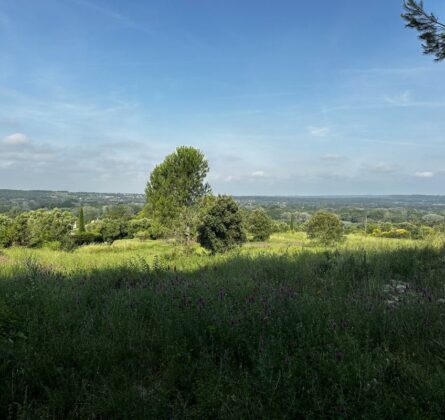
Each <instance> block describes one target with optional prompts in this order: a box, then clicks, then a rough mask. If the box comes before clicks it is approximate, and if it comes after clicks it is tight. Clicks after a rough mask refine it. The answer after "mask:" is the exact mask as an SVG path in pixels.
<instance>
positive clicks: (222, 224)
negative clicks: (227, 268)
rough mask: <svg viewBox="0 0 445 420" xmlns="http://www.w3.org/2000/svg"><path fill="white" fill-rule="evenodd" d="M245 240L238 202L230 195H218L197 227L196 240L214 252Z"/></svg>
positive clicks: (221, 250) (224, 249) (228, 248)
mask: <svg viewBox="0 0 445 420" xmlns="http://www.w3.org/2000/svg"><path fill="white" fill-rule="evenodd" d="M245 241H246V233H245V231H244V228H243V223H242V217H241V212H240V209H239V207H238V204H237V203H236V202H235V200H234V199H233V198H232V197H229V196H219V197H218V198H217V199H216V201H215V203H214V204H213V206H212V207H210V208H209V210H208V212H207V214H206V216H205V217H204V219H203V222H202V224H201V225H200V226H199V228H198V242H199V243H200V244H201V246H203V247H204V248H206V249H208V250H209V251H210V252H211V253H212V254H216V253H220V252H226V251H228V250H230V249H232V248H234V247H236V246H238V245H241V244H242V243H243V242H245Z"/></svg>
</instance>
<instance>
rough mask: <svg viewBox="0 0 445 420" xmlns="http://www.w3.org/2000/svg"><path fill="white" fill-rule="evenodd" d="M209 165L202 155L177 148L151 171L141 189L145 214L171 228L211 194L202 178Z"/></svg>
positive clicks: (185, 148) (192, 150) (188, 148)
mask: <svg viewBox="0 0 445 420" xmlns="http://www.w3.org/2000/svg"><path fill="white" fill-rule="evenodd" d="M208 171H209V165H208V162H207V160H206V159H205V157H204V154H203V153H202V152H201V151H199V150H197V149H195V148H193V147H186V146H181V147H178V148H177V149H176V151H175V152H174V153H172V154H170V155H168V156H167V157H166V158H165V159H164V161H163V162H162V163H161V164H159V165H158V166H156V167H155V169H154V170H153V172H152V173H151V175H150V179H149V181H148V183H147V187H146V189H145V195H146V198H147V205H146V207H145V213H146V214H147V215H148V216H149V217H150V218H153V219H155V220H157V221H159V222H160V223H161V224H162V225H164V226H168V227H173V226H174V225H175V223H176V222H177V221H178V219H179V218H180V215H181V213H183V211H184V209H186V208H190V207H192V206H194V205H196V204H197V203H198V202H199V200H200V199H201V198H202V197H204V196H205V195H208V194H210V193H211V189H210V186H209V184H208V183H206V182H205V178H206V176H207V173H208Z"/></svg>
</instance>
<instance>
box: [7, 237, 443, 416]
mask: <svg viewBox="0 0 445 420" xmlns="http://www.w3.org/2000/svg"><path fill="white" fill-rule="evenodd" d="M364 244H365V245H366V252H365V250H364V249H363V246H364ZM150 246H152V245H151V244H150ZM157 246H159V245H157ZM137 251H138V250H134V249H133V250H132V251H131V252H132V253H134V252H136V254H132V258H131V259H127V260H125V259H122V258H121V259H120V260H119V261H118V262H116V261H114V264H105V263H104V261H102V260H101V261H100V263H99V264H98V263H97V260H95V263H91V264H87V263H86V262H85V261H86V260H87V255H83V256H82V258H83V264H84V265H81V264H80V265H79V266H78V267H77V269H76V268H75V266H74V265H73V266H69V269H67V270H63V269H62V266H63V264H61V262H64V263H66V264H67V265H70V264H74V262H73V261H71V260H70V258H72V256H73V255H77V257H78V258H80V254H82V253H84V252H86V250H83V251H81V252H78V253H77V254H76V253H75V254H69V255H65V254H63V255H62V254H57V253H56V254H45V253H42V254H41V255H40V254H39V253H38V252H37V253H34V254H27V255H24V254H22V252H23V251H22V250H12V251H11V252H9V253H8V254H7V255H8V256H9V257H10V258H11V259H15V260H16V261H18V262H19V263H18V264H8V266H7V267H6V266H3V268H2V271H0V273H1V274H0V276H1V278H2V280H1V281H0V336H1V339H0V343H1V344H0V352H1V358H0V377H1V378H2V379H1V382H0V417H2V418H3V417H5V418H6V417H7V416H8V415H10V416H11V417H23V418H42V417H43V418H291V419H294V418H443V417H444V416H445V408H444V405H443V401H444V400H445V329H444V319H445V305H444V304H443V303H441V300H440V299H444V298H445V288H444V274H445V252H444V250H443V248H442V247H432V246H429V245H428V244H426V243H417V246H416V245H414V244H411V243H408V242H407V243H404V244H403V243H401V242H397V243H395V242H385V241H383V242H375V243H374V242H372V243H364V242H359V241H357V243H355V242H354V243H349V244H347V245H345V246H343V247H342V248H340V249H338V250H322V249H316V248H315V249H301V248H300V249H293V248H291V249H289V250H287V251H286V250H283V249H281V251H280V252H278V251H277V252H270V250H264V249H256V250H253V251H252V250H251V249H245V250H241V251H238V252H236V253H232V254H230V255H228V256H224V257H217V258H210V257H207V256H199V255H193V256H185V255H181V254H177V255H173V256H172V254H169V253H168V252H172V249H171V248H170V250H169V251H168V248H166V249H165V251H166V252H165V253H164V254H163V256H161V257H158V258H155V257H154V256H152V255H151V254H150V255H149V256H147V255H146V254H143V255H139V254H137ZM45 252H47V251H45ZM144 252H146V249H145V248H144ZM99 254H100V252H99ZM50 255H53V258H54V260H53V261H52V264H53V265H51V264H50V263H51V261H50V260H49V259H48V258H49V256H50ZM95 255H96V254H93V253H91V254H88V257H89V256H91V258H93V259H94V258H96V257H95ZM115 255H117V254H115ZM119 255H120V254H119ZM45 258H46V259H45ZM110 258H111V257H110ZM114 258H115V259H116V256H115V257H114ZM90 262H91V261H90ZM107 262H109V261H108V260H107ZM391 281H399V282H402V281H403V282H404V283H407V284H409V294H403V295H401V296H400V301H399V303H398V304H397V305H396V306H394V305H388V304H387V303H386V302H387V300H388V296H387V294H386V292H385V285H387V284H389V283H390V282H391ZM405 297H406V298H405ZM408 297H409V299H408Z"/></svg>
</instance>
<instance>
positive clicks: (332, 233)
mask: <svg viewBox="0 0 445 420" xmlns="http://www.w3.org/2000/svg"><path fill="white" fill-rule="evenodd" d="M307 236H308V237H309V239H312V240H314V241H317V242H319V243H321V244H323V245H332V244H334V243H336V242H340V241H342V240H343V238H344V229H343V225H342V223H341V221H340V219H339V218H338V216H337V215H336V214H334V213H330V212H327V211H319V212H317V213H315V214H314V215H313V216H312V217H311V218H310V220H309V222H308V224H307Z"/></svg>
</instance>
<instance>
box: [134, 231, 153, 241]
mask: <svg viewBox="0 0 445 420" xmlns="http://www.w3.org/2000/svg"><path fill="white" fill-rule="evenodd" d="M133 237H134V238H135V239H139V240H140V241H147V240H149V239H151V235H150V232H149V231H148V230H141V231H140V232H136V233H135V234H134V235H133Z"/></svg>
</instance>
